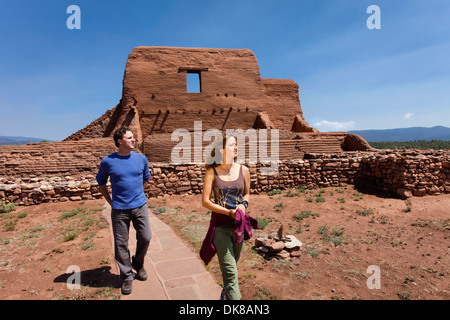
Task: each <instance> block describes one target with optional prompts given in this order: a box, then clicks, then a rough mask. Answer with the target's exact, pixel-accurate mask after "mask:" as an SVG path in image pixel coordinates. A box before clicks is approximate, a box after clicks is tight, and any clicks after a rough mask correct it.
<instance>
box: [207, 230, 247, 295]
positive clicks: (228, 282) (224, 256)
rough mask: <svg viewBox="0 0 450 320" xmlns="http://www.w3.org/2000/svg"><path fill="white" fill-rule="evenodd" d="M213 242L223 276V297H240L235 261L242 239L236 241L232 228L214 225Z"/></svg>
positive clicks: (240, 248) (237, 257)
mask: <svg viewBox="0 0 450 320" xmlns="http://www.w3.org/2000/svg"><path fill="white" fill-rule="evenodd" d="M213 244H214V247H215V248H216V252H217V256H218V258H219V265H220V270H221V271H222V278H223V297H224V299H225V300H239V299H241V292H240V291H239V282H238V270H237V263H238V261H239V257H240V255H241V251H242V247H243V246H244V240H242V241H241V243H236V235H235V234H234V229H233V228H225V227H216V228H215V230H214V238H213Z"/></svg>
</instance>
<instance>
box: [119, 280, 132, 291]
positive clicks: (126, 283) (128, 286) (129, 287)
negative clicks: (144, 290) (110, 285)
mask: <svg viewBox="0 0 450 320" xmlns="http://www.w3.org/2000/svg"><path fill="white" fill-rule="evenodd" d="M132 286H133V280H125V281H124V282H123V283H122V288H121V291H122V294H130V293H131V290H132Z"/></svg>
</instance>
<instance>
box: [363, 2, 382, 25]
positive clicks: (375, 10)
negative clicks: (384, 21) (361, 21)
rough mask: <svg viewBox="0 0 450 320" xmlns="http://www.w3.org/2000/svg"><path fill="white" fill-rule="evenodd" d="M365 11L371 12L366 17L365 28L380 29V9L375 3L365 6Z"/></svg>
mask: <svg viewBox="0 0 450 320" xmlns="http://www.w3.org/2000/svg"><path fill="white" fill-rule="evenodd" d="M366 13H368V14H371V15H370V17H368V18H367V21H366V26H367V29H369V30H373V29H381V9H380V7H379V6H377V5H374V4H373V5H371V6H368V7H367V10H366Z"/></svg>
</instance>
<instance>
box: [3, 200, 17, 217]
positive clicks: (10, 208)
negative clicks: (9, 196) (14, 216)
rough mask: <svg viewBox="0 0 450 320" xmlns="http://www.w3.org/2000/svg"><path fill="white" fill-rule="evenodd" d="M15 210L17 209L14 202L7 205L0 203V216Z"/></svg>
mask: <svg viewBox="0 0 450 320" xmlns="http://www.w3.org/2000/svg"><path fill="white" fill-rule="evenodd" d="M14 209H16V205H15V204H14V203H13V202H10V203H5V202H3V201H0V214H2V213H8V212H11V211H13V210H14Z"/></svg>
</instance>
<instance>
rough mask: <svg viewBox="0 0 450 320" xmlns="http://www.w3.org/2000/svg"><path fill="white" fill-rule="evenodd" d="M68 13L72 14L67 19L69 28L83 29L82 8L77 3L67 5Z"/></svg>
mask: <svg viewBox="0 0 450 320" xmlns="http://www.w3.org/2000/svg"><path fill="white" fill-rule="evenodd" d="M66 13H68V14H70V16H69V17H68V18H67V20H66V26H67V29H69V30H73V29H78V30H79V29H81V9H80V7H79V6H77V5H74V4H72V5H70V6H68V7H67V10H66Z"/></svg>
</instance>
